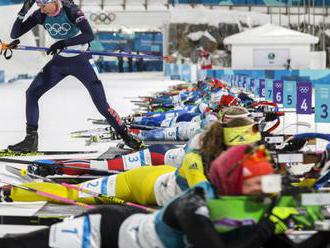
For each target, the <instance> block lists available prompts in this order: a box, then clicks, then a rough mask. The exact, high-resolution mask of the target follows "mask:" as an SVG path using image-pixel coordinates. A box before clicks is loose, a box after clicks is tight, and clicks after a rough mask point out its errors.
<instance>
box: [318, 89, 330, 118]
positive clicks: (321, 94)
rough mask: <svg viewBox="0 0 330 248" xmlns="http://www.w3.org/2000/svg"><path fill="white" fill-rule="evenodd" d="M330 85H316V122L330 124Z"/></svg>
mask: <svg viewBox="0 0 330 248" xmlns="http://www.w3.org/2000/svg"><path fill="white" fill-rule="evenodd" d="M329 105H330V85H326V84H317V85H315V121H316V122H323V123H330V113H329V111H330V109H329V108H330V106H329Z"/></svg>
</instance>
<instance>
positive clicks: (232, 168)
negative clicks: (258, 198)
mask: <svg viewBox="0 0 330 248" xmlns="http://www.w3.org/2000/svg"><path fill="white" fill-rule="evenodd" d="M251 149H252V151H250V150H251ZM272 173H273V167H272V164H271V163H270V161H269V158H268V154H267V152H266V150H265V149H264V147H254V148H252V147H250V146H248V145H241V146H235V147H231V148H229V149H228V150H227V151H225V152H223V153H221V155H220V156H218V157H217V158H216V159H215V160H214V161H213V162H212V164H211V167H210V171H209V173H208V176H209V178H210V181H211V182H212V184H213V185H214V186H215V187H216V188H217V189H218V191H219V193H220V194H221V195H241V194H242V189H243V181H244V180H247V179H249V178H252V177H257V176H265V175H271V174H272Z"/></svg>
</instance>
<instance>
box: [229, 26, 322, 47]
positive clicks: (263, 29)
mask: <svg viewBox="0 0 330 248" xmlns="http://www.w3.org/2000/svg"><path fill="white" fill-rule="evenodd" d="M318 41H319V38H318V37H316V36H313V35H310V34H306V33H301V32H298V31H294V30H291V29H288V28H284V27H281V26H277V25H273V24H266V25H263V26H259V27H256V28H253V29H248V30H246V31H244V32H241V33H237V34H234V35H231V36H228V37H227V38H225V39H224V44H226V45H252V44H263V45H265V44H282V45H284V44H315V43H317V42H318Z"/></svg>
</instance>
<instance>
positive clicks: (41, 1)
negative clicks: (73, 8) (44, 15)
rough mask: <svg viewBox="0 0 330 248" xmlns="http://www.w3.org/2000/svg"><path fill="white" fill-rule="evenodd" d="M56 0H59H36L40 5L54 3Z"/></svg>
mask: <svg viewBox="0 0 330 248" xmlns="http://www.w3.org/2000/svg"><path fill="white" fill-rule="evenodd" d="M54 2H57V0H36V3H37V4H38V5H45V4H49V3H54Z"/></svg>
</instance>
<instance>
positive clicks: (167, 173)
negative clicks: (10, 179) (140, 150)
mask: <svg viewBox="0 0 330 248" xmlns="http://www.w3.org/2000/svg"><path fill="white" fill-rule="evenodd" d="M176 178H178V180H176ZM205 180H207V179H206V177H205V176H204V172H203V164H202V160H201V157H200V156H199V155H198V154H196V153H189V154H187V155H186V156H185V158H184V161H183V164H182V166H181V168H180V169H178V170H177V169H176V168H175V167H172V166H166V165H164V166H143V167H139V168H136V169H133V170H130V171H126V172H123V173H120V174H118V175H112V176H109V177H101V178H99V179H95V180H91V181H87V182H84V183H82V184H80V185H79V186H80V187H81V188H84V189H88V190H90V191H94V192H96V193H101V194H104V195H107V196H115V197H117V198H119V199H122V200H124V201H130V202H135V203H139V204H143V205H155V204H158V202H157V199H156V198H157V196H156V194H157V193H158V192H159V191H161V189H159V188H162V187H164V182H166V183H167V185H166V188H165V189H164V190H165V191H168V193H167V194H166V199H163V197H162V202H166V201H167V200H169V199H168V198H171V197H174V196H175V195H176V194H177V193H179V192H180V191H181V190H183V189H185V188H186V187H189V186H193V185H195V184H198V183H199V182H201V181H205ZM178 182H186V185H184V184H182V185H180V183H179V184H178ZM23 185H25V186H27V187H30V188H34V189H38V190H41V191H46V192H48V193H52V194H55V195H59V196H62V197H65V198H70V199H72V200H75V201H79V202H84V203H88V204H98V203H102V202H106V199H105V198H96V197H91V196H90V195H88V194H85V193H82V192H78V191H77V190H74V189H69V188H67V187H64V186H62V185H59V184H52V183H46V182H34V183H26V184H23ZM173 188H174V190H173ZM171 189H172V190H171ZM10 198H11V199H12V200H13V201H49V202H56V201H54V200H53V199H49V198H46V197H42V196H39V195H36V194H34V193H32V192H29V191H25V190H23V189H20V188H15V187H13V188H12V189H11V191H10ZM57 203H58V202H57ZM161 205H163V204H161Z"/></svg>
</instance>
